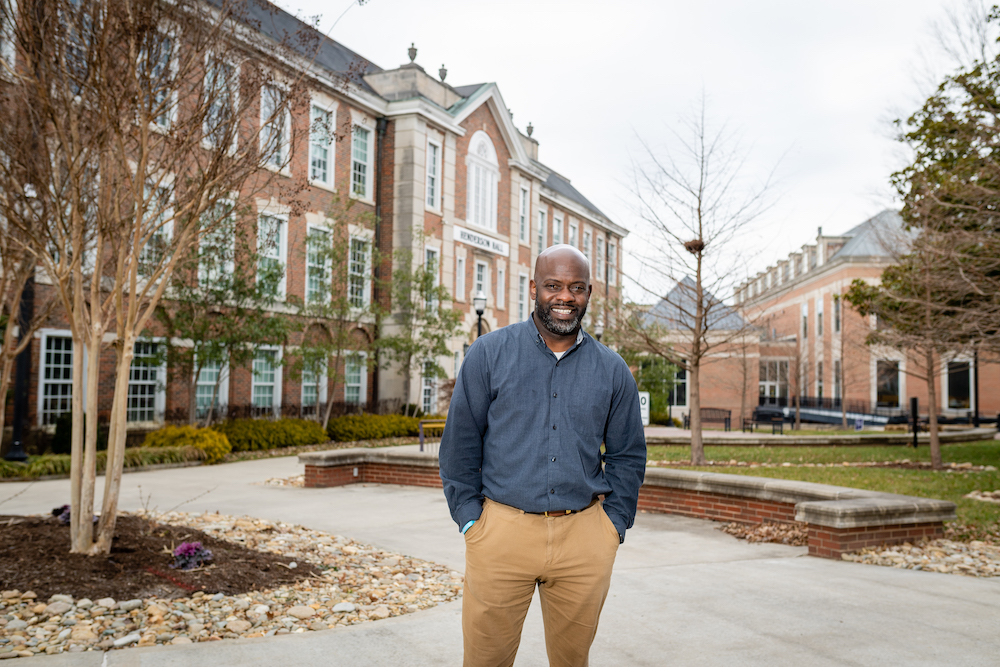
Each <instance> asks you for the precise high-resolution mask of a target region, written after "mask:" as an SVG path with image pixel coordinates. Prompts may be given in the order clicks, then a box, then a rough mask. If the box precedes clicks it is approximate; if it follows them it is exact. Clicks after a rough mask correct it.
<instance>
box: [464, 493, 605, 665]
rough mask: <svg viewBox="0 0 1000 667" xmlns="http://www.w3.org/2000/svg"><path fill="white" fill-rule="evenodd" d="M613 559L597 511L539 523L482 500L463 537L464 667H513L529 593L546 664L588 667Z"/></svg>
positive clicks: (602, 515)
mask: <svg viewBox="0 0 1000 667" xmlns="http://www.w3.org/2000/svg"><path fill="white" fill-rule="evenodd" d="M617 552H618V532H617V530H616V529H615V527H614V524H612V523H611V519H609V518H608V516H607V514H605V513H604V508H603V507H601V504H600V503H595V504H594V505H592V506H591V507H589V508H587V509H585V510H584V511H582V512H578V513H576V514H570V515H568V516H561V517H546V516H541V515H537V514H525V513H524V512H522V511H521V510H518V509H515V508H513V507H509V506H507V505H501V504H500V503H496V502H493V501H491V500H489V499H487V500H486V501H485V503H484V504H483V514H482V516H481V517H480V518H479V520H478V521H476V523H475V524H474V525H473V526H472V528H470V529H469V530H468V531H467V532H466V534H465V589H464V594H463V598H462V632H463V635H464V637H465V667H500V666H501V665H512V664H514V656H515V655H516V654H517V647H518V644H519V643H520V641H521V626H522V625H523V624H524V617H525V615H526V614H527V613H528V605H529V604H530V603H531V596H532V595H533V594H534V590H535V586H536V585H537V586H538V594H539V598H540V600H541V604H542V618H543V619H544V623H545V646H546V650H547V652H548V655H549V664H550V665H553V666H559V667H563V666H565V667H571V666H572V667H582V666H585V665H587V661H588V655H589V653H590V645H591V644H592V643H593V641H594V635H595V634H596V632H597V621H598V618H599V617H600V615H601V608H602V607H603V606H604V599H605V598H606V597H607V595H608V587H609V586H610V585H611V567H612V565H614V562H615V554H616V553H617Z"/></svg>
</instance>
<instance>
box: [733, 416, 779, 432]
mask: <svg viewBox="0 0 1000 667" xmlns="http://www.w3.org/2000/svg"><path fill="white" fill-rule="evenodd" d="M767 425H770V426H771V435H777V434H781V435H784V434H785V420H784V418H782V417H769V418H766V419H756V418H746V419H744V420H743V432H744V433H746V432H747V431H749V432H750V433H753V432H754V429H756V430H758V431H759V430H760V429H761V427H762V426H767Z"/></svg>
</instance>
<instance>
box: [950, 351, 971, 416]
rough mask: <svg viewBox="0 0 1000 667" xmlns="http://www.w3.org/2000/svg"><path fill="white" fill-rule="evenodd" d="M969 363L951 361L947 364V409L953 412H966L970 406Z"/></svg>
mask: <svg viewBox="0 0 1000 667" xmlns="http://www.w3.org/2000/svg"><path fill="white" fill-rule="evenodd" d="M969 379H970V373H969V362H967V361H952V362H949V364H948V407H949V408H951V409H953V410H968V409H969V406H971V405H972V401H971V397H972V392H971V390H970V388H971V383H970V382H969Z"/></svg>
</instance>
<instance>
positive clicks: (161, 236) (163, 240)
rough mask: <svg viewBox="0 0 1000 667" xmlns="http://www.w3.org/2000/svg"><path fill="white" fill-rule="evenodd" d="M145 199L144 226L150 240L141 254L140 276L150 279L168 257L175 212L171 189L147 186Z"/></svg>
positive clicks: (160, 186)
mask: <svg viewBox="0 0 1000 667" xmlns="http://www.w3.org/2000/svg"><path fill="white" fill-rule="evenodd" d="M145 198H146V215H145V218H144V226H145V227H146V232H147V234H148V239H147V241H146V245H144V246H143V247H142V252H140V253H139V275H140V276H143V277H145V278H148V277H150V276H152V275H153V273H155V272H156V270H157V269H158V268H159V266H160V264H161V263H163V259H164V257H165V256H166V253H167V248H168V246H169V245H170V232H171V228H172V227H173V225H172V222H173V217H174V212H173V205H172V203H171V199H172V193H171V191H170V188H169V187H166V186H162V185H152V184H146V188H145Z"/></svg>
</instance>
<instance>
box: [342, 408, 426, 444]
mask: <svg viewBox="0 0 1000 667" xmlns="http://www.w3.org/2000/svg"><path fill="white" fill-rule="evenodd" d="M419 422H420V420H419V419H417V418H416V417H405V416H403V415H368V414H365V415H345V416H343V417H337V418H336V419H331V420H330V423H329V424H328V425H327V427H326V432H327V433H328V434H329V435H330V439H331V440H336V441H337V442H353V441H355V440H381V439H382V438H395V437H400V436H408V435H410V436H412V435H417V432H418V427H417V424H419Z"/></svg>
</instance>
